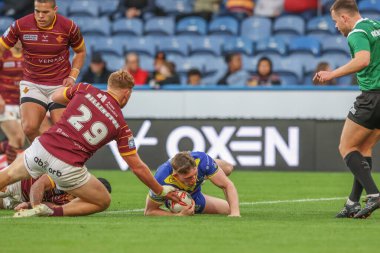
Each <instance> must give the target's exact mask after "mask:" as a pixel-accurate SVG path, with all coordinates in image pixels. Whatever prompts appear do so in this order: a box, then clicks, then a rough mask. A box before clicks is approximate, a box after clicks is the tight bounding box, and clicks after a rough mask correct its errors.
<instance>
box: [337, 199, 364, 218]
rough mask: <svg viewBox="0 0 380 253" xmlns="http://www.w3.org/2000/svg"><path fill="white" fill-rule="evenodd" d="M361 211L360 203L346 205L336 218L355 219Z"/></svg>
mask: <svg viewBox="0 0 380 253" xmlns="http://www.w3.org/2000/svg"><path fill="white" fill-rule="evenodd" d="M360 209H361V206H360V204H359V202H355V203H354V204H352V205H347V204H345V205H344V207H343V209H342V210H341V211H340V212H339V213H337V215H336V216H335V218H353V217H354V216H355V214H357V213H358V212H359V211H360Z"/></svg>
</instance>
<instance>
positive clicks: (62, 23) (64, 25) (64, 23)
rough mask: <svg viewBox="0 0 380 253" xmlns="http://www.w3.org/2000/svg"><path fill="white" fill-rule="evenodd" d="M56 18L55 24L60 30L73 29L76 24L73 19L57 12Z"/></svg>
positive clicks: (68, 30)
mask: <svg viewBox="0 0 380 253" xmlns="http://www.w3.org/2000/svg"><path fill="white" fill-rule="evenodd" d="M56 18H57V20H56V24H55V26H56V28H58V30H59V31H61V32H64V33H69V32H70V31H72V30H73V27H74V26H75V25H76V24H75V22H74V21H73V20H71V19H70V18H68V17H65V16H63V15H61V14H57V16H56Z"/></svg>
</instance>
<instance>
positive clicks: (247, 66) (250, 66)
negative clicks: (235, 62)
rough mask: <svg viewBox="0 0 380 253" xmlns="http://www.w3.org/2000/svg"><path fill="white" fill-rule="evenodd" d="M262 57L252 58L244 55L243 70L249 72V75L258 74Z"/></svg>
mask: <svg viewBox="0 0 380 253" xmlns="http://www.w3.org/2000/svg"><path fill="white" fill-rule="evenodd" d="M259 58H260V57H257V56H255V57H252V56H246V55H242V61H243V69H244V70H246V71H248V72H249V73H256V70H257V63H258V61H259Z"/></svg>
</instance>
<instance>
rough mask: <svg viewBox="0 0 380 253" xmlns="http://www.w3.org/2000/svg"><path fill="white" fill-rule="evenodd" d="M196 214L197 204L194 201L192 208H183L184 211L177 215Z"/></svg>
mask: <svg viewBox="0 0 380 253" xmlns="http://www.w3.org/2000/svg"><path fill="white" fill-rule="evenodd" d="M194 212H195V202H194V200H193V201H192V204H191V206H185V207H183V209H182V211H181V212H179V213H178V214H177V216H191V215H194Z"/></svg>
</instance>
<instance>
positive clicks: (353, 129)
mask: <svg viewBox="0 0 380 253" xmlns="http://www.w3.org/2000/svg"><path fill="white" fill-rule="evenodd" d="M331 17H332V19H333V20H334V22H335V24H336V27H337V28H338V30H339V31H340V32H341V33H342V35H343V36H345V37H347V42H348V45H349V47H350V51H351V56H352V59H351V60H350V61H349V62H348V63H347V64H345V65H343V66H341V67H340V68H337V69H335V70H333V71H320V72H318V73H317V74H316V75H315V77H314V78H315V79H316V80H318V81H320V82H328V81H330V80H331V79H333V78H338V77H341V76H344V75H348V74H352V73H356V76H357V79H358V83H359V88H360V90H361V92H362V93H361V94H360V95H359V96H358V97H357V98H356V101H355V103H354V106H353V107H352V108H351V109H350V111H349V113H348V116H347V119H346V122H345V123H344V127H343V131H342V135H341V139H340V144H339V151H340V154H341V156H342V158H343V159H344V161H345V162H346V165H347V167H348V168H349V169H350V170H351V172H352V174H353V175H354V177H355V178H354V183H353V186H352V191H351V194H350V196H349V198H348V199H347V202H346V204H345V206H344V208H343V209H342V211H340V212H339V213H338V214H337V215H336V217H337V218H351V217H355V218H367V217H368V216H370V215H371V213H372V212H373V211H375V210H376V209H378V208H380V193H379V189H378V188H377V186H376V183H375V181H374V180H373V178H372V175H371V167H372V148H373V147H374V146H375V144H376V143H377V142H378V141H379V140H380V58H379V54H380V22H379V21H376V20H371V19H367V18H362V17H361V15H360V13H359V9H358V6H357V4H356V1H355V0H336V1H335V2H334V4H333V5H332V7H331ZM363 188H364V189H365V191H366V192H367V203H366V206H365V207H364V208H362V209H361V206H360V203H359V200H360V196H361V194H362V191H363Z"/></svg>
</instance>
